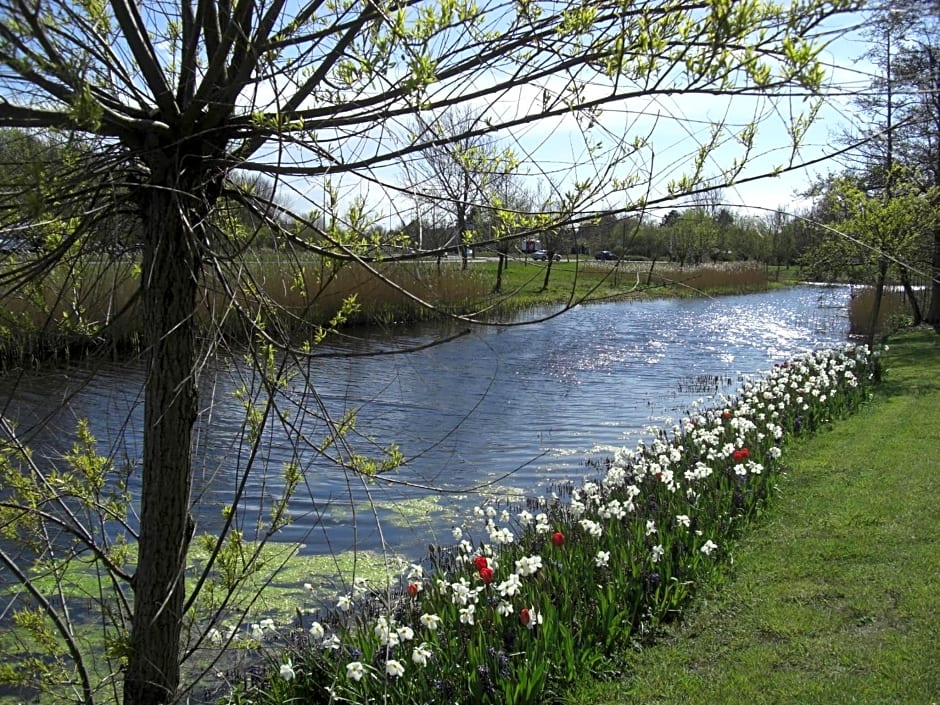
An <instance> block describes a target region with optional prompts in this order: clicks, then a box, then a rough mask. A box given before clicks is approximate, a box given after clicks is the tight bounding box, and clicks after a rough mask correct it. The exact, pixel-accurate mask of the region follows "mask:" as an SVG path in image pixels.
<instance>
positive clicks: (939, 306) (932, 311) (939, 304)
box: [924, 227, 940, 326]
mask: <svg viewBox="0 0 940 705" xmlns="http://www.w3.org/2000/svg"><path fill="white" fill-rule="evenodd" d="M930 277H931V283H930V306H929V308H928V309H927V315H926V316H924V321H925V322H927V323H929V324H931V325H933V326H940V228H938V227H934V231H933V257H932V259H931V267H930Z"/></svg>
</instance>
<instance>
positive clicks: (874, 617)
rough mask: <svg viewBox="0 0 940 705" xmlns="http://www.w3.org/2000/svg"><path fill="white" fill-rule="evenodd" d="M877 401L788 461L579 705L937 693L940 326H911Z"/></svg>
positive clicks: (574, 697)
mask: <svg viewBox="0 0 940 705" xmlns="http://www.w3.org/2000/svg"><path fill="white" fill-rule="evenodd" d="M885 359H886V362H887V369H888V372H887V376H886V380H885V382H884V384H883V385H882V386H881V387H880V388H879V390H878V392H877V393H876V397H875V399H874V400H873V401H872V403H871V404H869V405H868V406H867V407H866V408H865V409H863V410H862V411H861V412H860V413H858V414H857V415H855V416H853V417H851V418H849V419H847V420H843V421H840V422H838V423H837V424H836V425H834V426H833V427H832V428H830V429H828V430H826V431H824V432H822V433H820V434H819V435H817V436H815V437H813V438H812V439H810V440H806V441H801V442H799V443H798V444H796V445H795V446H794V447H791V448H789V449H787V450H786V451H785V453H784V461H785V463H786V464H787V466H788V468H789V469H788V472H787V473H786V475H785V476H784V477H783V478H782V480H781V482H780V484H779V492H778V494H779V496H778V498H777V499H776V500H774V501H773V502H772V504H771V507H770V508H769V510H768V511H767V512H766V514H765V515H764V517H763V518H762V520H761V521H759V522H758V524H757V525H756V526H755V527H754V528H753V529H752V530H751V531H749V532H748V533H747V535H746V536H745V537H744V538H742V539H741V540H740V541H739V542H738V543H737V545H736V547H735V548H734V549H733V562H732V563H730V564H728V565H727V566H726V569H725V570H724V571H722V572H721V573H720V574H719V576H718V577H717V578H716V579H715V580H714V582H712V584H711V585H710V587H709V589H708V590H706V591H705V592H704V593H702V594H701V595H700V597H699V599H698V600H697V602H696V607H695V609H694V610H693V611H692V612H690V613H689V614H688V615H687V616H686V618H685V619H684V620H683V621H682V622H681V623H680V624H679V625H678V626H677V627H675V628H674V629H673V630H672V631H668V632H664V633H662V634H660V635H659V638H658V640H657V641H656V642H655V645H653V646H649V647H646V648H642V649H638V650H636V651H635V652H633V653H632V654H630V655H629V656H628V657H627V662H626V663H627V669H626V672H625V674H624V675H623V677H621V678H618V679H617V680H613V681H610V682H606V683H599V682H584V683H582V684H581V685H580V687H579V688H578V689H577V690H576V691H575V692H573V693H570V694H569V697H568V698H567V701H568V702H569V703H570V704H571V705H581V704H584V705H587V704H588V703H590V705H607V704H610V705H613V704H614V703H616V704H618V705H619V704H621V703H631V704H634V705H647V704H652V703H656V704H657V705H667V704H669V703H722V704H724V705H735V704H737V703H741V704H746V705H762V704H765V703H813V704H814V705H828V704H830V703H833V704H834V703H871V704H878V705H885V704H888V703H898V704H899V703H910V704H912V705H913V704H915V703H916V704H924V705H927V704H932V703H938V702H940V641H938V639H937V626H938V616H940V551H938V550H937V549H938V546H940V525H938V522H937V519H938V513H937V493H936V487H937V481H938V480H940V431H938V429H940V337H938V336H937V334H936V333H935V332H932V331H920V332H913V333H906V334H904V335H902V336H899V337H898V338H897V339H896V340H894V341H893V342H892V343H891V345H890V349H889V351H888V352H887V354H886V356H885Z"/></svg>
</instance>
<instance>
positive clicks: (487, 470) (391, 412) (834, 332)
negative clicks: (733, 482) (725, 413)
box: [0, 286, 849, 552]
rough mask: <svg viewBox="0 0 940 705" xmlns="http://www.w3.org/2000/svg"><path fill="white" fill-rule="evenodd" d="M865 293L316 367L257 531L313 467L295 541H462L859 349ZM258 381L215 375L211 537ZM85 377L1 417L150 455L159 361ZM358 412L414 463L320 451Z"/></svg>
mask: <svg viewBox="0 0 940 705" xmlns="http://www.w3.org/2000/svg"><path fill="white" fill-rule="evenodd" d="M848 295H849V292H848V289H846V288H831V287H812V286H806V287H799V288H794V289H786V290H781V291H776V292H770V293H766V294H754V295H748V296H734V297H723V298H719V299H693V300H655V301H650V302H643V303H613V304H603V305H592V306H584V307H580V308H578V309H576V310H574V311H572V312H569V313H567V314H565V315H562V316H559V317H556V318H552V319H551V320H547V321H544V322H541V323H536V324H532V325H527V326H521V327H502V328H480V329H477V330H474V331H473V332H472V333H471V334H470V335H467V336H463V337H461V338H458V339H456V340H454V341H452V342H449V343H446V344H443V345H439V346H436V347H430V348H427V349H423V350H420V351H417V352H413V353H409V354H402V355H394V356H378V357H356V358H327V359H319V360H316V361H314V363H313V364H312V367H311V369H310V370H309V374H310V377H311V378H312V379H313V381H314V385H315V386H314V388H310V387H308V386H307V385H305V384H303V383H302V382H301V381H300V380H301V379H302V377H298V378H297V379H298V381H297V382H296V383H294V385H293V387H292V388H291V390H290V393H288V394H285V395H284V397H283V398H282V399H280V400H279V401H280V403H281V405H282V406H281V410H282V413H283V416H284V418H285V419H286V422H285V423H283V424H280V423H279V424H277V425H274V426H271V427H269V429H268V430H267V435H266V438H265V440H266V443H265V445H264V448H263V452H262V456H261V461H260V462H261V463H262V465H263V466H264V467H266V468H268V469H269V471H270V472H268V473H267V475H268V479H267V480H266V481H263V480H262V474H261V473H256V474H255V475H253V476H252V477H251V479H250V480H249V483H248V485H247V488H246V494H245V496H246V498H247V506H249V507H252V508H254V510H255V511H256V512H257V514H255V515H253V516H251V517H250V518H249V519H248V520H246V523H245V527H246V529H247V530H248V533H249V534H250V530H251V528H252V527H253V524H254V520H257V519H258V518H259V516H258V514H261V515H263V514H264V513H265V512H266V511H267V506H268V504H269V502H270V499H271V498H272V497H274V496H276V495H277V493H278V491H279V488H280V481H279V479H277V474H278V473H279V472H280V468H281V467H282V466H283V464H284V463H285V462H296V463H297V464H299V465H300V467H301V468H302V469H303V471H304V474H305V484H304V486H303V487H301V489H300V490H299V491H298V493H297V495H296V497H295V499H294V501H293V502H292V505H291V510H292V512H293V515H294V522H293V524H292V525H291V526H290V527H288V528H287V529H286V530H284V531H282V532H281V533H280V534H279V535H278V539H279V540H285V541H298V542H302V543H305V544H306V545H307V549H305V550H307V551H310V552H339V551H343V550H346V549H348V548H351V547H352V546H356V547H358V548H360V549H363V548H377V547H378V546H380V545H381V543H382V541H383V540H384V541H386V542H387V543H388V544H390V545H391V546H393V547H394V548H396V549H400V550H404V551H416V550H420V549H421V548H423V547H425V546H426V545H427V544H428V543H445V544H448V543H450V542H451V539H450V534H449V529H450V527H451V526H452V525H454V524H459V523H461V522H462V521H463V517H464V516H465V515H466V512H467V511H468V507H470V506H472V505H473V504H474V503H477V502H479V501H480V495H479V492H481V491H486V492H487V493H490V494H491V495H492V496H497V497H501V496H506V495H508V494H525V495H533V494H539V493H542V492H544V491H546V489H547V487H548V486H549V485H550V484H552V483H554V482H559V481H563V480H566V479H579V478H581V477H583V476H585V475H586V474H589V473H590V472H591V471H590V469H589V467H588V466H587V465H586V464H585V463H586V462H587V461H588V460H590V459H592V458H603V457H605V456H606V455H607V454H609V453H610V451H611V450H612V449H614V448H618V447H621V446H624V445H626V446H633V445H635V444H636V441H637V440H638V439H639V438H640V437H643V436H645V435H646V428H647V427H648V426H650V425H668V424H670V423H671V422H672V420H673V419H678V418H680V417H682V416H684V415H685V414H686V413H687V411H688V409H689V408H690V405H691V404H692V403H693V402H696V401H697V400H701V399H705V400H708V399H709V398H713V397H714V396H715V395H717V394H722V393H731V392H733V391H734V390H735V389H736V388H737V387H738V385H739V383H740V380H741V376H742V375H747V374H755V373H760V372H763V371H765V370H767V369H769V367H770V366H771V365H772V364H773V363H774V362H775V361H779V360H782V359H784V358H787V357H790V356H792V355H793V354H795V353H798V352H802V351H806V350H810V349H813V348H817V347H822V346H827V345H832V344H835V343H839V342H843V341H844V340H845V339H846V337H847V335H848V321H847V315H846V306H847V303H848ZM441 335H442V330H441V329H440V328H437V327H428V326H424V327H420V328H413V329H409V330H406V331H399V332H396V334H395V336H394V337H388V336H386V337H384V338H383V339H382V340H381V341H380V342H381V345H382V346H383V347H386V348H395V347H402V348H407V347H414V346H419V345H424V344H426V343H428V342H430V341H432V340H435V339H437V338H440V337H441ZM363 345H366V346H367V345H369V344H368V343H363ZM244 374H245V371H244V369H243V368H242V367H241V366H240V365H239V364H237V363H233V362H231V361H225V362H222V361H215V364H214V366H213V367H212V368H211V369H209V370H207V372H206V373H205V376H204V382H203V399H204V401H205V404H206V411H205V413H204V414H203V417H202V418H201V420H200V426H199V428H200V433H199V445H198V451H197V458H198V463H197V465H198V480H197V492H198V498H199V500H200V501H199V503H198V505H197V511H198V516H197V520H198V523H199V528H200V530H204V531H212V530H213V528H214V527H216V526H217V525H218V524H219V517H220V513H221V507H222V506H223V505H224V504H228V503H230V502H231V501H232V497H233V492H234V488H235V487H236V486H237V485H238V482H239V478H240V477H241V472H242V470H243V468H244V467H245V453H244V448H243V447H242V439H243V435H242V434H241V433H240V432H239V429H240V423H241V419H242V415H243V414H242V408H241V406H240V404H239V403H238V402H237V401H235V400H234V398H233V396H232V392H233V390H234V389H235V388H236V387H237V386H239V385H241V384H242V383H244V382H246V381H247V382H248V383H250V382H251V380H244V379H242V375H244ZM86 376H87V375H85V373H84V372H83V371H82V370H79V369H67V370H60V371H56V372H52V373H48V372H47V373H44V374H43V375H41V376H26V377H22V378H20V379H17V380H14V379H13V378H7V379H5V380H2V381H0V399H2V403H3V407H2V412H3V413H4V414H5V415H6V416H8V417H10V418H13V419H17V420H18V428H19V431H20V433H21V434H22V435H23V437H24V438H25V439H26V440H27V441H29V442H30V444H31V445H32V447H33V448H34V449H35V450H36V451H37V452H38V454H39V455H40V456H46V457H50V458H54V457H56V456H59V455H61V454H62V453H63V452H65V451H66V450H67V449H68V448H69V446H70V443H71V440H70V438H71V434H72V432H73V431H74V427H75V421H76V419H77V418H80V417H87V418H89V420H90V423H91V426H92V429H93V432H94V433H95V434H96V436H97V437H98V439H99V441H101V442H102V444H103V446H104V447H105V448H108V449H110V452H112V453H113V454H114V455H115V457H117V458H118V459H121V458H128V459H130V460H131V461H133V460H135V459H136V458H137V457H138V456H139V450H140V442H141V424H142V418H143V414H142V409H141V396H140V391H141V385H142V381H143V371H142V369H141V368H140V367H137V366H131V367H129V366H122V365H114V366H111V367H108V368H105V369H99V370H98V371H96V373H95V375H94V377H92V378H91V379H90V380H87V381H86V380H85V377H86ZM314 392H315V394H316V395H317V396H316V398H315V396H314ZM63 403H64V407H63V408H62V409H60V408H59V407H60V406H62V405H63ZM350 409H355V410H356V411H357V416H358V418H357V425H356V433H355V434H354V435H351V436H350V437H349V440H350V443H351V444H352V445H353V447H354V448H355V449H356V451H357V452H360V453H368V452H373V453H374V452H375V449H374V448H371V449H370V443H369V439H375V441H376V442H377V443H378V444H380V445H387V444H388V443H389V442H392V441H394V442H396V443H397V444H398V446H399V448H400V449H401V451H402V452H403V453H404V455H405V457H406V458H407V459H408V461H407V463H406V464H405V466H404V467H401V468H399V469H398V470H396V471H394V472H391V473H389V474H387V475H385V476H382V477H381V478H379V479H376V480H373V481H366V480H363V479H362V478H361V477H359V476H357V475H354V474H352V473H347V472H344V471H342V470H341V469H339V468H337V467H335V466H333V465H332V464H330V463H327V462H325V461H324V460H323V459H322V458H320V457H319V455H318V454H317V453H316V452H315V450H314V446H315V445H316V444H319V443H321V441H322V439H323V438H324V437H325V435H326V433H327V429H326V427H325V426H324V424H323V422H322V416H323V414H324V412H326V413H328V414H329V415H330V416H332V417H333V418H339V417H341V416H342V415H343V413H344V412H346V411H348V410H350ZM300 439H304V440H303V441H301V442H298V441H300ZM132 486H133V484H132ZM373 515H375V516H377V517H378V518H379V519H380V520H381V521H376V520H375V518H373ZM354 517H355V520H354ZM379 527H381V531H380V528H379Z"/></svg>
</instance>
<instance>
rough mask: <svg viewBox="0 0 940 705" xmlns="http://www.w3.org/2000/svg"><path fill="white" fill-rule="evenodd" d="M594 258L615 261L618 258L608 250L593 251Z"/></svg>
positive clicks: (601, 260)
mask: <svg viewBox="0 0 940 705" xmlns="http://www.w3.org/2000/svg"><path fill="white" fill-rule="evenodd" d="M594 259H596V260H598V261H599V262H616V261H617V260H619V259H620V258H619V257H618V256H617V255H615V254H614V253H613V252H611V251H610V250H601V251H600V252H595V253H594Z"/></svg>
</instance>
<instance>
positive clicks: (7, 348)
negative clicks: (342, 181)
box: [0, 253, 769, 366]
mask: <svg viewBox="0 0 940 705" xmlns="http://www.w3.org/2000/svg"><path fill="white" fill-rule="evenodd" d="M24 264H26V262H25V261H22V260H16V259H14V260H9V261H7V262H6V263H4V264H0V270H2V268H4V267H5V268H6V273H9V272H10V271H15V270H13V268H14V267H16V266H18V265H24ZM551 264H552V267H551V270H550V271H549V268H548V265H547V263H544V262H533V261H531V260H523V259H516V260H511V261H510V263H509V266H508V267H507V268H506V269H505V271H504V272H503V274H502V278H501V282H500V283H501V285H500V287H499V291H496V283H497V262H496V260H495V259H487V260H476V261H473V262H471V263H470V266H469V267H468V268H467V269H463V268H462V267H461V264H460V261H459V260H458V259H456V258H453V257H451V258H448V259H445V260H442V261H441V262H437V261H435V260H423V261H403V262H381V263H378V264H376V265H375V267H376V269H377V271H379V272H380V273H381V275H382V276H383V277H385V279H386V281H383V280H382V279H379V278H378V277H376V276H374V275H373V274H372V273H371V272H369V271H367V270H366V268H365V267H363V266H361V265H359V264H355V263H347V264H345V265H337V264H335V263H329V262H327V261H325V260H322V259H320V258H315V257H309V258H305V259H297V258H284V257H281V256H279V255H278V254H277V253H264V254H260V255H257V256H255V257H253V258H252V257H244V258H242V259H241V260H239V261H238V262H237V263H236V265H237V266H234V267H233V268H232V269H231V271H226V272H225V273H224V276H225V278H226V280H227V283H226V285H225V286H223V285H222V284H220V283H219V282H218V281H210V279H211V277H210V276H209V274H206V275H205V281H204V284H205V291H204V292H203V295H202V298H201V302H200V310H199V312H198V317H199V320H200V322H201V324H202V325H203V327H204V328H205V330H206V332H207V333H208V332H210V331H211V332H213V333H214V332H219V333H221V334H222V335H223V336H225V338H226V340H229V341H231V342H233V343H235V344H244V343H246V342H250V341H247V340H245V337H246V335H247V334H246V326H245V325H244V322H243V321H242V320H241V318H240V316H239V315H235V313H234V310H233V306H232V302H231V299H232V298H233V297H234V299H235V300H236V301H237V302H238V305H239V306H240V307H242V309H243V310H244V311H247V312H250V313H251V315H253V316H257V318H258V320H259V321H260V322H262V323H263V324H264V325H265V326H266V327H268V330H269V331H273V330H277V331H278V333H277V337H279V338H280V339H292V340H294V341H295V342H300V341H304V340H310V339H311V338H313V337H316V336H317V334H318V333H319V327H320V326H329V325H330V322H331V321H332V320H333V319H334V317H335V316H336V313H337V311H339V310H340V309H341V308H342V307H343V302H344V301H345V300H347V299H348V298H349V297H350V296H353V295H354V296H355V297H356V304H357V307H356V309H355V310H351V311H348V316H347V317H346V319H345V322H344V325H347V326H362V325H365V326H374V325H389V324H395V323H401V322H414V321H423V320H432V319H435V318H440V317H442V316H444V315H446V314H452V313H456V314H464V315H472V316H477V317H481V318H484V317H488V318H491V317H493V316H507V315H512V314H514V313H516V312H519V311H524V310H526V309H529V308H532V307H534V306H541V305H554V304H564V303H566V302H570V303H580V302H582V301H605V300H612V299H622V298H626V297H636V296H646V297H648V296H689V295H703V294H708V295H715V294H727V293H746V292H753V291H763V290H766V289H767V288H768V286H769V283H768V272H767V271H766V269H765V268H764V267H762V266H760V265H756V264H754V263H738V264H723V265H716V266H708V267H689V268H684V269H679V268H677V267H676V266H675V265H672V264H669V263H660V264H657V265H656V266H655V267H653V265H652V264H651V263H648V262H636V263H627V262H624V263H621V264H620V265H618V266H616V267H614V266H612V265H611V264H609V263H600V262H596V261H594V259H593V258H592V259H581V260H578V259H576V258H570V259H565V260H563V261H561V262H553V263H551ZM138 270H139V267H138V264H137V263H136V262H135V261H133V260H131V259H129V258H119V259H115V260H106V259H102V258H100V257H95V258H82V259H77V260H75V261H72V262H70V263H68V264H67V265H66V264H62V265H60V266H58V267H57V268H54V269H53V270H51V271H50V272H48V273H47V274H46V275H45V276H43V277H42V278H41V279H39V280H34V281H31V282H29V283H28V284H25V285H22V286H19V287H17V288H15V289H14V290H11V291H5V292H3V293H2V294H0V365H3V366H19V365H29V364H33V363H36V362H39V361H44V360H50V359H52V360H68V359H71V358H77V357H82V356H84V355H86V354H89V353H98V354H101V353H107V354H113V355H115V356H124V355H127V354H132V353H134V352H136V351H137V350H138V348H139V344H140V339H141V338H140V330H139V327H138V326H139V316H138V315H137V307H136V299H135V295H136V292H137V286H138V278H139V271H138ZM2 273H4V272H3V271H0V274H2ZM546 273H548V274H549V276H548V278H547V281H546ZM405 292H408V293H410V294H411V295H412V296H414V297H417V298H418V299H419V300H420V301H423V302H425V303H426V304H428V305H429V306H430V307H431V308H428V307H427V306H424V305H422V304H419V303H418V302H417V301H415V300H414V299H413V298H411V297H409V296H408V295H406V293H405Z"/></svg>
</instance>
